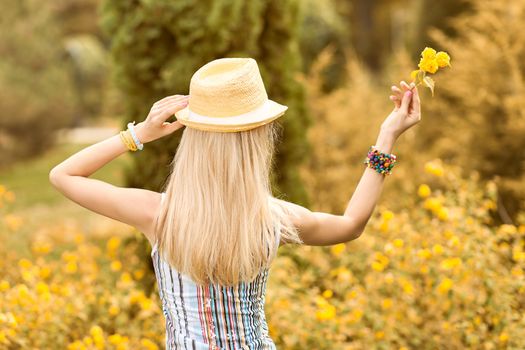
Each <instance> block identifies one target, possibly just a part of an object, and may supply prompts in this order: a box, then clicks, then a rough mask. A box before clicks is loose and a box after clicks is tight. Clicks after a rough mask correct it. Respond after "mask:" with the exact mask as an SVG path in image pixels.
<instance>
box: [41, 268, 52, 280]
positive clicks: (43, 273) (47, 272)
mask: <svg viewBox="0 0 525 350" xmlns="http://www.w3.org/2000/svg"><path fill="white" fill-rule="evenodd" d="M38 275H39V276H40V278H41V279H47V278H48V277H49V276H50V275H51V269H50V268H49V266H42V268H40V270H39V271H38Z"/></svg>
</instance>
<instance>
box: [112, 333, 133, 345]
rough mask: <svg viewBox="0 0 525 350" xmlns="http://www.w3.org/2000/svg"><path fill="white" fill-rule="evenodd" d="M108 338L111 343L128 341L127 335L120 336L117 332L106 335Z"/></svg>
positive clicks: (117, 343)
mask: <svg viewBox="0 0 525 350" xmlns="http://www.w3.org/2000/svg"><path fill="white" fill-rule="evenodd" d="M108 340H109V342H110V343H111V344H113V345H120V344H123V343H126V342H128V340H129V339H128V337H125V336H122V335H120V334H118V333H115V334H112V335H110V336H109V337H108Z"/></svg>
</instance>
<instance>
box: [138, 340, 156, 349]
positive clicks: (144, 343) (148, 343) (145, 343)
mask: <svg viewBox="0 0 525 350" xmlns="http://www.w3.org/2000/svg"><path fill="white" fill-rule="evenodd" d="M140 345H142V346H143V347H144V348H146V350H159V347H158V346H157V345H156V344H155V343H154V342H152V341H151V340H149V339H146V338H142V339H141V340H140Z"/></svg>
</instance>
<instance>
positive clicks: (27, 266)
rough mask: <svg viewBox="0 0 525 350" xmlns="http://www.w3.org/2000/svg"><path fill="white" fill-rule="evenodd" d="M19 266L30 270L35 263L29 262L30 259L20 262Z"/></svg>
mask: <svg viewBox="0 0 525 350" xmlns="http://www.w3.org/2000/svg"><path fill="white" fill-rule="evenodd" d="M18 266H19V267H20V268H21V269H30V268H31V267H32V266H33V263H32V262H31V261H29V260H28V259H25V258H24V259H20V260H18Z"/></svg>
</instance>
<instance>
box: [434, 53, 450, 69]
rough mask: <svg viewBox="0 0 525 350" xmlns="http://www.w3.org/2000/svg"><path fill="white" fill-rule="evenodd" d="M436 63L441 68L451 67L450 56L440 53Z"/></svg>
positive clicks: (437, 55)
mask: <svg viewBox="0 0 525 350" xmlns="http://www.w3.org/2000/svg"><path fill="white" fill-rule="evenodd" d="M436 61H437V64H438V66H439V67H441V68H443V67H446V66H450V56H449V55H448V53H446V52H445V51H439V52H438V53H437V54H436Z"/></svg>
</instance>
